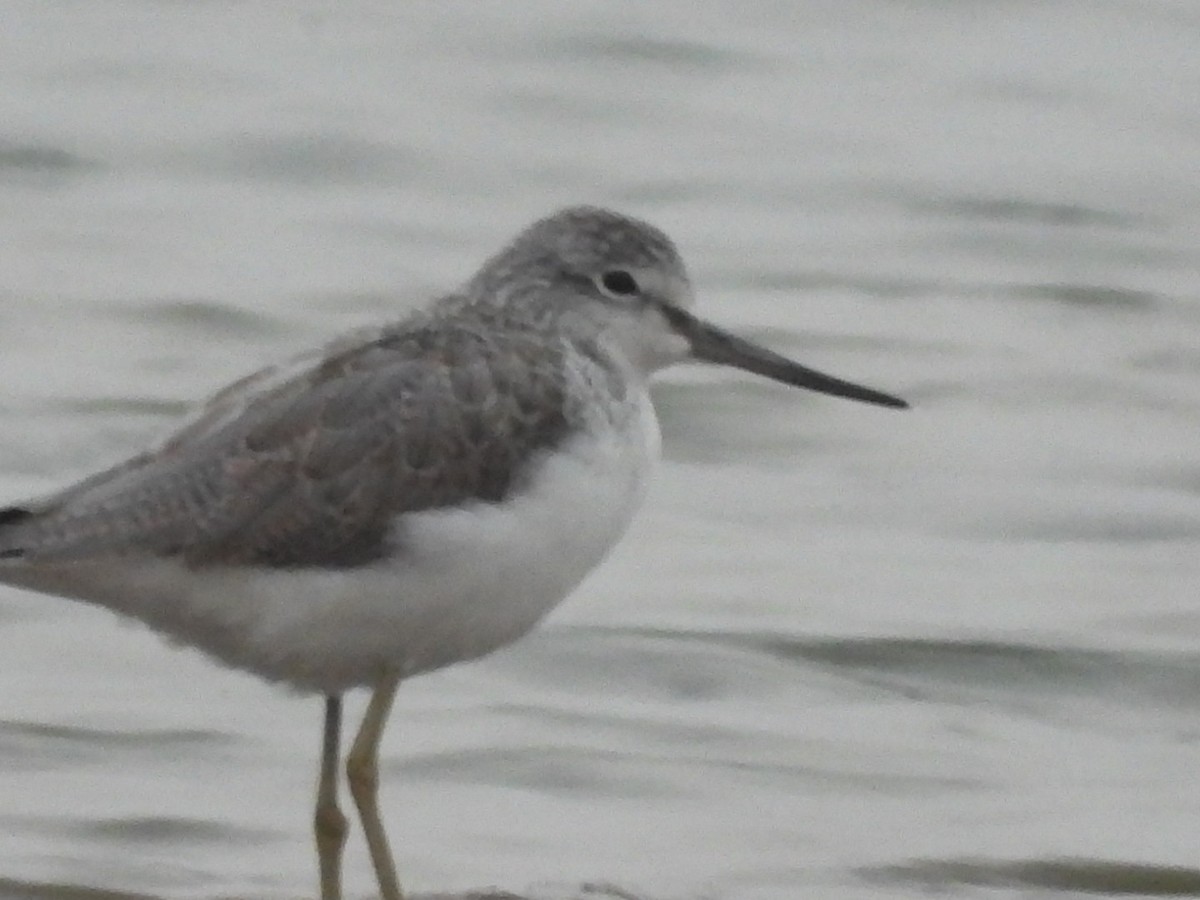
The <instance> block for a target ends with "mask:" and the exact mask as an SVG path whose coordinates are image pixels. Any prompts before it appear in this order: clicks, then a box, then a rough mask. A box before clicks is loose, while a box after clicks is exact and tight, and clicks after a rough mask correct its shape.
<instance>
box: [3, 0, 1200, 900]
mask: <svg viewBox="0 0 1200 900" xmlns="http://www.w3.org/2000/svg"><path fill="white" fill-rule="evenodd" d="M1197 46H1200V11H1198V10H1197V8H1196V6H1195V5H1194V4H1192V3H1189V2H1170V0H1161V2H1149V0H1147V2H1133V0H1129V2H1115V0H1114V2H1090V3H1084V2H1081V0H1075V2H1061V3H1035V2H1013V3H991V4H983V3H966V2H963V3H953V4H948V3H935V2H919V0H918V2H902V3H868V2H862V0H854V2H847V3H842V4H822V3H816V2H803V3H771V2H765V0H762V2H749V3H736V4H735V3H732V2H725V3H718V2H708V3H699V4H695V3H682V2H675V3H659V4H653V5H651V4H637V3H633V2H625V3H606V4H600V3H591V4H582V3H580V4H552V3H529V4H522V5H516V4H500V3H495V2H492V3H470V4H468V3H451V4H440V5H436V6H435V5H433V4H405V5H401V4H391V3H383V2H369V0H357V2H355V0H346V2H341V3H337V4H334V3H320V2H316V0H308V2H294V3H286V4H285V3H271V2H264V3H256V4H240V3H231V2H228V0H225V2H221V0H215V2H207V3H200V2H197V3H169V2H164V0H160V2H150V0H140V2H139V0H127V2H116V0H111V2H108V0H103V2H88V3H83V2H61V3H54V4H50V3H46V2H44V0H24V2H21V0H14V2H10V3H8V4H7V5H6V7H5V15H4V28H3V29H0V86H2V89H0V123H3V125H2V127H0V417H2V418H0V421H2V422H3V432H2V433H3V438H2V440H0V496H3V497H10V498H13V499H15V498H19V497H22V496H25V495H27V494H29V493H32V492H36V491H40V490H44V489H48V488H50V487H51V486H53V485H56V484H59V483H61V482H63V481H64V480H66V478H67V477H69V476H71V475H74V474H78V473H80V472H83V471H86V470H88V469H90V468H93V467H95V466H98V465H99V464H101V463H103V462H107V461H110V460H112V459H114V458H117V457H119V456H120V455H122V454H124V453H126V452H129V451H131V450H133V449H135V448H137V447H138V446H139V445H140V444H141V443H142V442H144V441H146V440H147V439H148V438H149V437H150V436H152V435H155V434H157V433H158V432H160V431H161V430H163V428H165V427H166V426H167V425H168V424H169V422H170V421H171V417H172V416H174V415H176V414H177V413H179V412H180V411H182V410H183V409H185V408H186V406H187V404H188V403H189V402H190V401H192V400H195V399H197V398H198V397H200V396H202V395H203V394H205V393H206V392H208V391H210V390H212V389H214V388H216V387H218V386H219V385H220V384H221V383H223V382H224V381H226V380H228V379H230V378H232V377H235V376H237V375H239V374H241V373H242V372H244V371H245V370H247V369H249V368H251V367H252V366H255V365H257V364H258V363H259V362H261V361H262V360H265V359H270V358H274V357H278V356H280V355H283V354H286V353H288V352H291V351H293V350H295V349H297V348H300V347H304V346H307V345H309V344H311V343H314V342H316V341H319V340H321V339H323V338H324V337H326V336H328V335H330V334H332V333H334V332H337V331H341V330H344V329H346V328H349V327H351V326H354V325H357V324H359V323H362V322H365V321H371V320H375V319H380V318H386V317H390V316H393V315H395V314H396V313H397V311H398V310H401V309H403V308H406V307H407V306H408V305H410V304H411V303H413V302H416V301H418V300H420V299H421V298H422V297H425V296H427V295H429V294H430V293H432V292H434V291H437V290H439V289H444V288H446V287H449V286H451V285H453V284H454V283H456V282H457V281H459V280H460V279H461V278H463V277H464V276H465V275H466V274H467V273H469V272H470V271H471V270H472V269H473V268H474V267H475V266H476V265H477V264H478V263H479V261H480V260H481V259H482V258H483V257H484V256H485V255H486V254H488V253H490V252H491V251H492V250H493V249H495V247H496V246H497V245H498V244H499V243H500V242H501V241H502V240H503V239H504V238H506V237H507V236H508V235H509V234H511V233H512V232H513V231H515V230H516V229H517V228H519V227H520V226H521V225H523V224H525V223H526V222H527V221H529V220H531V219H532V218H534V217H536V216H538V215H540V214H542V213H545V212H547V211H549V210H550V209H552V208H554V207H556V206H559V205H562V204H565V203H569V202H577V201H581V200H583V201H591V202H599V203H604V204H608V205H612V206H616V207H619V208H621V209H624V210H627V211H629V212H633V213H635V214H638V215H643V216H645V217H647V218H649V219H651V220H652V221H654V222H656V223H657V224H659V225H661V226H662V227H663V228H665V229H666V230H667V231H668V232H669V233H671V234H672V235H673V236H674V237H675V238H676V240H677V241H678V243H679V244H680V247H681V249H682V251H683V252H684V255H685V257H686V258H687V259H688V260H689V262H690V265H691V268H692V271H693V277H694V280H695V281H696V283H697V285H698V289H699V292H700V294H701V304H702V307H703V309H704V311H705V312H706V313H709V314H711V315H712V317H713V318H715V319H717V320H719V321H721V322H723V323H725V324H728V325H730V326H731V327H734V328H736V329H738V330H740V331H742V332H743V333H746V334H749V335H752V336H754V337H756V338H760V339H762V340H764V341H766V342H768V343H770V344H771V345H773V346H775V347H777V348H779V349H780V350H782V351H785V352H789V353H792V354H794V355H796V356H798V357H800V358H802V359H803V360H805V361H807V362H811V363H812V364H813V365H816V366H819V367H821V368H825V369H828V370H829V371H832V372H835V373H838V374H842V375H844V376H846V377H849V378H854V379H858V380H862V381H864V382H867V383H869V384H872V385H875V386H878V387H880V388H884V389H888V390H894V391H895V392H897V393H899V394H901V395H902V396H905V397H907V398H908V399H910V400H912V401H913V402H914V404H915V409H914V410H913V411H912V412H909V413H906V414H903V415H898V414H895V413H891V412H888V411H882V410H874V409H870V408H867V407H862V406H857V405H854V404H847V403H839V402H836V401H832V400H829V399H828V398H821V397H817V396H815V395H814V396H800V395H798V394H796V393H792V392H789V391H787V390H784V389H782V388H780V387H778V386H775V385H770V384H765V383H759V382H756V381H751V380H749V379H747V378H744V377H742V376H739V375H737V374H733V373H715V372H706V371H697V370H686V371H684V370H680V371H674V372H671V373H669V374H668V375H667V376H666V377H665V378H664V379H663V380H662V383H661V385H660V389H659V391H658V395H657V396H658V400H659V405H660V409H661V413H662V418H663V423H664V431H665V436H666V454H667V462H666V464H665V465H664V466H663V467H662V470H661V472H660V473H659V477H658V479H657V482H656V484H655V487H654V489H653V491H652V494H651V497H650V500H649V502H648V504H647V509H646V510H645V512H644V514H643V515H642V516H641V517H640V519H639V520H638V522H637V524H636V525H635V527H634V529H633V530H632V532H631V534H630V535H629V537H628V539H627V540H626V541H625V543H624V544H623V545H622V546H621V548H620V549H619V550H618V551H617V552H616V554H615V555H614V557H613V558H612V559H611V560H610V562H609V563H608V564H606V566H605V567H604V568H602V569H601V570H600V571H598V572H597V573H596V574H595V575H594V577H592V578H591V579H590V580H589V581H588V582H587V583H586V584H585V585H584V587H583V588H582V589H581V590H580V591H579V592H578V594H577V595H576V596H575V597H574V598H573V599H572V600H571V601H570V602H568V603H567V604H565V605H564V606H563V607H562V608H561V609H560V610H559V611H558V612H556V613H555V615H554V616H553V617H552V618H551V620H550V621H549V623H548V624H547V626H546V627H545V628H544V629H543V630H541V631H540V632H539V633H537V634H536V635H535V636H533V637H531V638H530V639H528V640H527V641H525V642H523V643H521V644H519V645H518V646H516V647H514V648H512V649H511V650H509V651H506V652H503V653H500V654H497V655H495V656H493V657H492V658H490V659H488V660H485V661H482V662H480V663H477V664H472V665H469V666H462V667H459V668H456V669H451V670H448V671H446V672H444V673H441V674H437V675H434V676H430V677H428V678H424V679H418V680H415V681H414V682H412V683H411V684H410V685H407V686H405V688H404V690H403V691H402V693H401V695H400V699H399V702H398V705H397V710H396V713H395V715H394V717H393V720H392V723H391V727H390V730H389V732H388V735H387V741H386V747H385V772H384V774H383V779H384V805H385V810H386V816H387V820H388V824H389V827H390V830H391V832H392V837H393V842H394V845H395V848H396V851H397V854H398V857H399V860H400V865H401V870H402V874H403V876H404V879H405V880H406V882H407V883H408V884H409V885H410V886H412V887H413V888H415V889H417V890H419V891H422V892H429V893H438V892H446V891H463V890H468V889H472V888H483V887H486V886H497V887H498V888H500V889H503V890H506V891H512V892H514V893H519V894H521V895H523V896H534V897H550V898H563V897H582V898H589V900H608V898H621V897H637V898H643V897H645V898H663V900H667V898H671V900H690V898H720V900H766V898H772V900H774V898H780V900H783V898H789V900H790V898H799V897H822V898H823V897H831V896H837V897H879V898H883V897H888V898H891V897H919V896H927V895H929V894H934V895H948V896H977V895H979V896H1057V895H1068V896H1070V895H1085V894H1090V895H1094V894H1133V895H1184V896H1190V895H1200V849H1198V848H1200V842H1198V840H1197V835H1200V778H1198V777H1197V773H1198V772H1200V655H1198V654H1200V639H1198V636H1200V605H1198V604H1197V594H1196V589H1197V585H1198V584H1200V554H1198V553H1197V552H1196V538H1197V536H1198V535H1200V458H1198V456H1197V453H1196V449H1195V448H1196V446H1197V443H1198V441H1197V437H1198V432H1200V429H1198V426H1197V415H1196V410H1197V409H1198V408H1200V349H1198V348H1200V343H1198V342H1197V339H1196V335H1197V334H1200V331H1198V329H1200V262H1198V260H1200V253H1198V249H1197V243H1198V242H1197V237H1198V236H1200V179H1197V177H1196V173H1197V168H1196V160H1197V158H1200V114H1198V112H1197V110H1198V109H1200V106H1197V101H1196V98H1197V97H1200V66H1197V65H1196V61H1195V60H1196V48H1197ZM319 707H320V704H319V703H316V702H315V701H313V700H311V699H304V698H296V697H289V696H287V695H285V694H283V693H280V692H279V691H277V690H274V689H272V688H269V687H266V686H264V685H261V684H259V683H257V682H255V681H254V680H252V679H249V678H247V677H244V676H241V675H237V674H233V673H230V672H226V671H223V670H221V669H218V668H216V667H215V666H212V665H210V664H209V663H207V662H206V661H204V660H202V659H200V658H199V657H197V656H196V655H194V654H192V653H190V652H179V651H175V650H171V649H169V648H167V647H165V646H164V645H163V644H161V643H160V642H159V641H158V640H157V639H155V638H154V637H152V636H150V635H149V634H147V633H145V632H143V631H142V630H140V629H138V628H136V627H128V626H126V625H124V624H122V623H120V622H118V621H117V620H116V619H114V618H112V617H111V616H108V615H106V614H103V613H100V612H96V611H93V610H90V609H87V608H84V607H82V606H78V605H73V604H70V603H67V602H64V601H55V600H51V599H48V598H40V597H35V596H33V595H29V594H22V593H19V592H17V591H15V590H11V589H0V897H5V898H7V897H12V898H47V900H49V898H53V900H67V898H79V900H85V898H86V900H110V898H111V900H118V898H120V900H128V898H133V897H139V898H140V897H154V898H159V897H172V898H176V897H198V898H199V897H203V898H214V897H239V898H248V897H254V898H257V897H262V898H282V897H299V896H311V895H312V893H313V891H314V890H315V874H314V871H315V861H314V860H313V858H312V856H313V854H312V851H311V848H310V837H309V819H310V815H311V813H310V802H311V792H312V790H313V786H314V780H315V765H316V754H317V749H318V742H319V733H318V732H319V727H320V714H321V711H320V708H319ZM347 866H348V874H347V879H348V883H349V885H350V888H351V896H366V895H367V893H368V892H369V891H370V890H371V889H372V881H371V877H370V870H369V865H368V863H367V860H366V856H365V852H364V851H363V848H362V846H361V837H360V836H359V835H357V834H354V835H352V840H351V844H350V849H349V856H348V860H347Z"/></svg>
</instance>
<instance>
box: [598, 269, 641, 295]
mask: <svg viewBox="0 0 1200 900" xmlns="http://www.w3.org/2000/svg"><path fill="white" fill-rule="evenodd" d="M600 289H601V290H602V291H603V292H604V293H605V294H607V295H608V296H610V297H632V296H634V295H635V294H636V293H638V283H637V279H636V278H634V277H633V276H632V275H630V274H629V273H628V272H626V271H625V270H624V269H609V270H608V271H607V272H605V273H604V274H603V275H601V276H600Z"/></svg>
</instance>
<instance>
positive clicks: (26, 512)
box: [0, 506, 33, 525]
mask: <svg viewBox="0 0 1200 900" xmlns="http://www.w3.org/2000/svg"><path fill="white" fill-rule="evenodd" d="M32 516H33V510H31V509H26V508H25V507H23V506H8V507H5V508H4V509H0V525H12V524H14V523H16V522H24V521H25V520H26V519H28V518H30V517H32Z"/></svg>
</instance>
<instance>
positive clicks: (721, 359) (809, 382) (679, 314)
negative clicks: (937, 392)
mask: <svg viewBox="0 0 1200 900" xmlns="http://www.w3.org/2000/svg"><path fill="white" fill-rule="evenodd" d="M661 309H662V313H663V315H664V316H665V317H666V319H667V322H668V324H670V326H671V327H672V328H673V329H674V330H675V331H676V332H677V333H679V334H681V335H682V336H683V337H685V338H687V339H688V340H689V341H690V342H691V345H692V354H693V355H694V356H695V357H696V359H698V360H703V361H704V362H710V363H716V364H718V365H722V366H733V367H734V368H738V369H744V370H745V371H747V372H753V373H754V374H755V375H762V376H764V377H766V378H771V379H773V380H775V381H782V382H783V383H784V384H790V385H793V386H795V387H801V388H808V389H809V390H810V391H819V392H820V393H822V394H832V395H833V396H835V397H846V398H848V399H850V400H861V401H862V402H863V403H874V404H876V405H877V406H889V407H891V408H893V409H907V408H908V403H906V402H905V401H904V400H901V399H900V398H899V397H893V396H892V395H891V394H885V393H883V392H882V391H876V390H872V389H871V388H869V387H863V386H862V385H859V384H854V383H853V382H850V381H842V379H840V378H834V377H833V376H832V375H825V374H823V373H821V372H817V371H816V370H814V369H809V368H807V367H806V366H802V365H800V364H799V363H796V362H792V361H791V360H790V359H788V358H787V357H786V356H780V355H779V354H778V353H773V352H771V351H770V350H768V349H766V348H765V347H759V346H758V345H757V344H752V343H750V342H749V341H745V340H742V339H741V338H739V337H735V336H734V335H732V334H730V333H729V332H727V331H722V330H721V329H720V328H717V327H716V326H715V325H710V324H709V323H708V322H705V321H704V320H703V319H698V318H696V317H695V316H693V315H692V314H691V313H688V312H684V311H683V310H682V309H679V307H677V306H669V305H667V304H663V306H662V307H661Z"/></svg>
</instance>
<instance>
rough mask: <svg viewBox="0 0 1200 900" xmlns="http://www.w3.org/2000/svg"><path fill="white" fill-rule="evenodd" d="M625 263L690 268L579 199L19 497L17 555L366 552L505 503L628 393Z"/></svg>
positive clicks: (0, 532)
mask: <svg viewBox="0 0 1200 900" xmlns="http://www.w3.org/2000/svg"><path fill="white" fill-rule="evenodd" d="M611 265H622V266H660V267H663V268H664V270H669V271H671V272H678V273H682V263H680V262H679V259H678V256H677V255H676V253H675V249H674V247H673V246H672V245H671V242H670V241H669V240H668V239H667V238H666V236H665V235H663V234H662V232H660V231H658V230H657V229H654V228H652V227H651V226H649V225H645V224H644V223H641V222H638V221H636V220H633V219H628V218H626V217H624V216H620V215H618V214H616V213H610V212H607V211H604V210H597V209H592V208H590V207H577V208H572V209H567V210H563V211H561V212H560V213H558V214H556V215H554V216H551V217H548V218H547V219H543V220H541V221H539V222H537V223H535V224H534V225H532V226H531V227H530V228H528V229H526V230H525V231H524V232H522V234H521V235H519V236H518V237H517V238H516V240H514V241H513V242H512V243H511V244H510V245H509V246H508V247H507V248H506V249H505V250H504V251H502V252H501V253H500V254H498V255H497V256H494V257H493V258H492V259H490V260H489V261H488V262H487V263H486V264H485V265H484V266H483V268H482V269H481V270H480V271H479V273H478V274H477V275H476V276H475V277H474V278H473V279H472V280H471V281H470V282H468V284H467V286H466V288H465V289H464V290H463V291H462V292H460V293H457V294H452V295H450V296H447V297H445V298H443V299H442V300H440V301H438V302H437V303H436V304H434V305H433V306H431V307H430V309H429V310H427V311H424V312H421V313H417V314H415V315H413V316H410V317H409V318H407V319H405V320H403V321H402V322H400V323H398V324H396V325H393V326H390V327H386V328H383V329H381V330H379V331H377V332H375V333H374V334H372V335H371V336H369V337H365V336H359V337H358V338H356V339H353V340H348V341H343V342H341V343H340V344H337V345H334V346H333V347H332V348H331V349H329V350H328V351H327V352H326V354H325V355H324V356H322V357H313V358H312V360H311V363H310V364H309V365H307V366H302V367H300V368H298V369H288V370H280V369H268V370H263V371H262V372H260V373H256V374H255V375H252V376H250V377H248V378H246V379H243V380H242V381H240V382H236V383H235V384H233V385H231V386H230V387H229V388H227V389H226V390H225V391H222V392H221V393H219V394H218V395H216V397H214V398H213V400H212V401H211V402H210V403H209V405H208V406H207V407H206V408H205V409H204V410H203V411H202V412H201V414H200V415H199V416H198V417H197V418H196V419H194V420H193V421H192V422H191V423H189V424H188V425H186V426H185V427H183V429H182V430H181V431H179V432H178V433H177V434H176V435H174V436H173V437H172V438H171V439H169V440H168V441H166V442H165V443H164V444H163V445H162V446H160V447H159V448H158V449H156V450H153V451H150V452H147V453H144V454H142V455H140V456H137V457H134V458H133V459H130V460H128V461H127V462H125V463H122V464H121V465H119V466H116V467H114V468H112V469H110V470H108V471H106V472H101V473H100V474H98V475H95V476H93V477H91V478H88V479H86V480H84V481H83V482H80V483H79V484H77V485H75V486H73V487H71V488H68V489H67V490H65V491H62V492H61V493H59V494H57V495H55V496H52V497H49V498H46V499H44V500H41V501H38V502H35V503H30V504H24V505H21V506H15V507H10V508H8V509H0V562H3V561H4V560H9V561H16V562H17V564H21V563H27V564H30V565H35V566H36V565H38V564H39V563H46V564H48V563H54V562H69V561H72V560H81V559H91V558H98V557H105V556H114V555H139V554H140V555H146V554H149V555H156V556H171V557H177V558H180V559H182V560H184V561H186V562H187V563H189V564H191V565H195V566H202V565H213V564H253V565H261V566H276V567H304V566H320V567H345V566H354V565H359V564H363V563H366V562H370V561H371V560H373V559H377V558H379V557H381V556H382V555H384V554H385V553H387V552H389V551H390V549H391V547H390V546H389V544H388V538H389V534H390V532H391V530H392V527H393V524H394V523H395V521H396V517H397V516H400V515H401V514H403V513H411V512H418V511H422V510H431V509H440V508H446V507H453V506H460V505H463V504H467V503H473V502H478V503H497V502H500V501H502V500H503V499H504V498H506V497H507V496H509V495H510V494H511V493H512V492H513V491H514V490H516V489H519V488H520V486H521V485H522V484H523V483H524V481H525V480H526V479H527V478H528V476H529V474H530V473H531V471H532V466H534V465H536V463H537V461H538V459H539V457H540V455H541V454H542V453H544V452H546V451H549V450H551V449H553V448H554V447H556V446H558V445H559V444H560V443H561V442H562V441H563V440H564V439H565V438H566V437H567V436H568V435H569V434H570V433H571V432H572V431H573V430H574V429H578V428H582V427H585V426H586V423H587V421H588V417H589V416H592V415H595V411H596V410H597V409H599V410H605V409H608V410H613V409H616V408H619V407H620V406H621V403H620V401H621V400H622V399H623V398H624V396H625V391H626V389H627V387H628V385H627V384H626V378H627V373H626V372H625V371H624V370H622V368H621V366H620V364H619V361H618V360H616V359H615V358H614V357H613V355H612V354H611V353H609V352H607V351H606V350H605V349H604V348H603V346H602V345H603V341H602V340H601V339H600V338H601V334H600V332H601V330H602V329H603V327H604V324H603V323H604V322H605V321H606V320H605V317H604V316H603V315H597V314H596V310H597V308H598V307H603V301H602V300H601V298H600V295H599V294H598V293H597V289H596V284H595V279H596V277H597V276H598V274H599V273H601V272H603V271H604V270H605V269H606V268H607V267H608V266H611ZM392 536H393V537H394V539H395V540H398V541H400V542H401V544H402V542H403V533H402V529H400V532H399V533H398V534H394V535H392ZM10 564H11V562H10ZM0 580H3V567H0Z"/></svg>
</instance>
